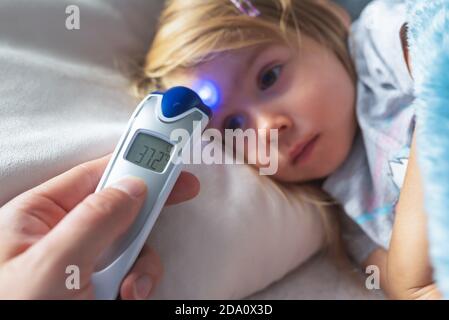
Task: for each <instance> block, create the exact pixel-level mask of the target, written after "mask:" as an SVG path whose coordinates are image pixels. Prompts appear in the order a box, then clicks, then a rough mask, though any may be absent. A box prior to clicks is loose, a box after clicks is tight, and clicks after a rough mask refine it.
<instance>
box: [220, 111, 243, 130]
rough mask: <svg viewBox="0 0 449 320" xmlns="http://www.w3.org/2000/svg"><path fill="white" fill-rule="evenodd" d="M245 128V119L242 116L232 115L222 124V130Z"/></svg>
mask: <svg viewBox="0 0 449 320" xmlns="http://www.w3.org/2000/svg"><path fill="white" fill-rule="evenodd" d="M244 127H245V117H244V116H242V115H233V116H229V117H227V118H226V119H225V121H224V123H223V128H224V129H231V130H236V129H243V128H244Z"/></svg>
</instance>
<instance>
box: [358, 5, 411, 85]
mask: <svg viewBox="0 0 449 320" xmlns="http://www.w3.org/2000/svg"><path fill="white" fill-rule="evenodd" d="M406 21H407V4H406V1H404V0H375V1H373V2H371V3H370V4H369V5H368V6H367V7H366V8H365V9H364V11H363V12H362V14H361V15H360V17H359V19H358V20H356V21H355V22H354V23H353V24H352V27H351V36H350V43H349V45H350V50H351V54H352V56H353V59H354V62H355V65H356V68H357V73H358V76H359V79H360V80H361V81H368V82H370V83H372V81H374V80H375V81H377V82H378V83H379V84H382V83H384V82H388V83H389V82H391V81H393V82H395V83H394V84H395V86H397V87H398V89H400V90H401V91H403V92H404V93H405V92H406V93H409V92H410V90H412V85H413V82H412V79H411V77H410V75H409V73H408V70H407V66H406V64H405V61H404V55H403V52H402V45H401V40H400V30H401V27H402V25H403V24H404V23H405V22H406Z"/></svg>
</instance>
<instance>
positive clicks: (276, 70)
mask: <svg viewBox="0 0 449 320" xmlns="http://www.w3.org/2000/svg"><path fill="white" fill-rule="evenodd" d="M281 71H282V66H281V65H278V66H275V67H273V68H271V69H269V70H267V71H265V72H263V73H262V74H261V76H260V78H259V89H260V90H267V89H268V88H270V87H271V86H272V85H274V84H275V83H276V81H277V80H278V78H279V75H280V74H281Z"/></svg>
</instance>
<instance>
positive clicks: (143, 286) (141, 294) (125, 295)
mask: <svg viewBox="0 0 449 320" xmlns="http://www.w3.org/2000/svg"><path fill="white" fill-rule="evenodd" d="M162 275H163V268H162V263H161V259H160V258H159V256H158V254H157V253H156V251H154V250H153V249H152V248H151V247H149V246H148V245H145V246H144V247H143V249H142V251H141V253H140V255H139V258H138V259H137V261H136V263H135V264H134V266H133V267H132V269H131V271H130V272H129V273H128V275H127V276H126V277H125V279H124V280H123V282H122V285H121V288H120V297H121V298H122V299H123V300H144V299H148V298H149V297H150V296H151V293H152V292H153V290H154V288H155V287H156V286H157V285H158V283H159V282H160V281H161V279H162Z"/></svg>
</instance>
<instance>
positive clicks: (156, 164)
mask: <svg viewBox="0 0 449 320" xmlns="http://www.w3.org/2000/svg"><path fill="white" fill-rule="evenodd" d="M172 149H173V145H172V144H171V143H168V142H167V141H164V140H162V139H160V138H157V137H155V136H152V135H149V134H146V133H142V132H139V133H138V134H137V136H136V137H135V138H134V141H133V143H132V145H131V147H130V148H129V150H128V153H127V154H126V157H125V158H126V160H128V161H130V162H132V163H134V164H136V165H138V166H140V167H142V168H145V169H149V170H152V171H155V172H158V173H161V172H163V171H164V170H165V168H166V167H167V164H168V161H169V160H170V155H171V152H172Z"/></svg>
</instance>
